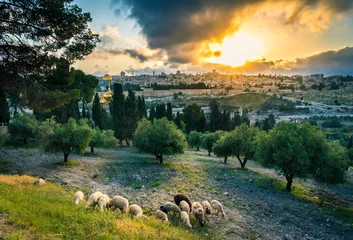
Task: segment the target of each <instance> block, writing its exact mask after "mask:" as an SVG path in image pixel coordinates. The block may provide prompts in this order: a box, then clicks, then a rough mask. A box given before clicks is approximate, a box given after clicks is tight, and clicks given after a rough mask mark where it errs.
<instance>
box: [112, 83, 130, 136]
mask: <svg viewBox="0 0 353 240" xmlns="http://www.w3.org/2000/svg"><path fill="white" fill-rule="evenodd" d="M110 112H111V114H112V117H113V125H114V136H115V137H116V138H117V139H119V140H120V142H122V141H123V140H124V139H125V137H126V133H125V129H126V117H125V97H124V93H123V87H122V86H121V84H118V83H116V84H114V95H113V100H112V101H111V105H110Z"/></svg>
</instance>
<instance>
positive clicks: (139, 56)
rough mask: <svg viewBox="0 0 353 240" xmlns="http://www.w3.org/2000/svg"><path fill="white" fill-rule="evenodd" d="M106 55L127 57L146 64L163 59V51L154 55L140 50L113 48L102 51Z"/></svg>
mask: <svg viewBox="0 0 353 240" xmlns="http://www.w3.org/2000/svg"><path fill="white" fill-rule="evenodd" d="M102 51H103V52H104V53H108V54H111V55H126V56H129V57H131V58H133V59H136V60H138V61H139V62H141V63H144V62H146V61H148V60H160V59H161V58H162V57H163V51H161V50H160V51H157V52H156V53H153V54H146V53H144V52H143V51H141V50H138V49H129V48H127V49H120V48H112V49H102Z"/></svg>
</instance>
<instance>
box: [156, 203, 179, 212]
mask: <svg viewBox="0 0 353 240" xmlns="http://www.w3.org/2000/svg"><path fill="white" fill-rule="evenodd" d="M159 209H160V210H161V211H163V212H165V213H166V214H168V213H169V212H176V213H179V214H180V212H181V210H180V208H179V207H178V205H176V204H175V203H172V202H165V203H164V204H163V205H162V206H160V208H159Z"/></svg>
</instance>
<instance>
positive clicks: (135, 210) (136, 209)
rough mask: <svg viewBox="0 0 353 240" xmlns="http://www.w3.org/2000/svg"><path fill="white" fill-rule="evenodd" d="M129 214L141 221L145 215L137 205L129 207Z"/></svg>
mask: <svg viewBox="0 0 353 240" xmlns="http://www.w3.org/2000/svg"><path fill="white" fill-rule="evenodd" d="M129 214H131V215H132V216H133V217H134V218H135V219H140V218H141V217H142V215H143V212H142V208H141V207H140V206H139V205H137V204H132V205H131V206H130V207H129Z"/></svg>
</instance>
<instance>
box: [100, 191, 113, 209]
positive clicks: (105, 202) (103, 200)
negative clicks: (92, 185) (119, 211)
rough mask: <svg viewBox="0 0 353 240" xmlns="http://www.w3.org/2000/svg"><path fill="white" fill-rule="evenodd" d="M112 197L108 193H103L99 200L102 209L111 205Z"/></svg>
mask: <svg viewBox="0 0 353 240" xmlns="http://www.w3.org/2000/svg"><path fill="white" fill-rule="evenodd" d="M110 200H111V198H110V197H109V196H108V195H107V194H103V195H102V196H101V197H100V198H99V200H98V207H99V209H100V210H101V211H103V210H104V208H106V207H107V206H108V205H109V202H110Z"/></svg>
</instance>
